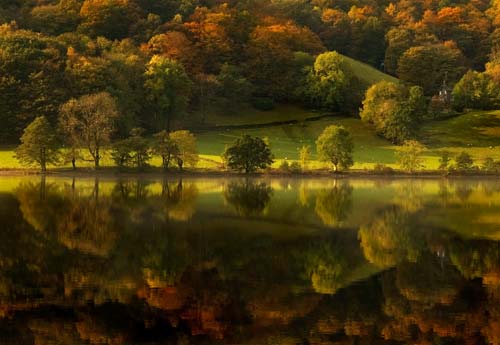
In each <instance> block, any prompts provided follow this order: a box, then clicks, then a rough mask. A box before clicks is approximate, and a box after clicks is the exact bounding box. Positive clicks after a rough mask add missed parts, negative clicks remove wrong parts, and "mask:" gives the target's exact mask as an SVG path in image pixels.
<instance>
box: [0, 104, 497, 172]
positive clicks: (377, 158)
mask: <svg viewBox="0 0 500 345" xmlns="http://www.w3.org/2000/svg"><path fill="white" fill-rule="evenodd" d="M273 114H280V117H277V118H275V117H273V116H272V115H273ZM258 115H259V114H258V113H257V114H256V115H254V116H255V118H251V117H250V116H248V119H250V120H249V122H248V123H240V124H239V125H245V124H249V125H255V124H256V122H255V121H257V118H258ZM268 115H269V116H268V117H266V119H269V120H271V119H272V121H273V122H275V121H282V119H302V120H301V121H298V122H297V123H294V124H287V125H266V124H265V123H264V124H263V125H262V126H260V127H258V128H243V127H235V128H221V129H213V130H208V131H200V132H197V133H196V136H197V139H198V150H199V153H200V162H199V163H198V166H197V167H198V168H200V169H216V168H218V167H219V165H220V162H221V158H220V155H221V153H222V152H223V151H224V148H225V147H226V145H229V144H230V143H231V142H233V140H234V139H235V138H237V137H238V136H240V135H242V134H244V133H247V134H250V135H254V136H259V137H262V138H266V140H268V141H269V144H270V146H271V149H272V151H273V153H274V155H275V158H276V161H275V163H274V165H273V166H274V167H278V166H279V165H280V164H281V162H282V161H283V160H285V159H286V160H288V161H293V160H297V159H298V149H299V148H300V147H302V146H303V145H308V146H310V148H311V161H310V163H309V168H310V169H324V168H326V167H327V165H326V164H325V163H322V162H319V161H318V160H317V156H316V150H315V141H316V138H317V137H318V135H319V134H320V133H321V132H322V131H323V129H324V128H325V127H326V126H329V125H332V124H335V125H342V126H344V127H346V128H347V129H348V130H349V131H350V132H351V133H352V135H353V138H354V142H355V149H354V161H355V164H354V166H353V169H371V168H373V167H374V165H375V164H377V163H382V164H385V165H387V166H389V167H393V168H397V156H396V153H397V151H398V146H395V145H393V144H391V143H390V142H389V141H387V140H385V139H383V138H381V137H379V136H377V135H376V134H375V133H374V131H373V130H372V128H371V127H370V126H369V125H367V124H365V123H363V122H362V121H361V120H360V119H358V118H353V117H342V116H332V117H328V118H322V119H319V120H310V121H306V120H305V119H307V118H312V117H314V116H317V114H315V113H313V112H310V111H305V110H302V109H300V108H297V107H293V106H285V107H278V108H277V109H276V110H274V112H270V113H269V114H268ZM260 118H261V119H262V117H260ZM418 139H419V140H420V141H421V142H422V143H424V144H425V145H426V147H427V150H426V152H425V154H424V157H423V158H424V165H425V169H428V170H435V169H437V167H438V164H439V163H438V160H439V153H440V151H443V150H446V151H449V152H451V153H452V154H457V153H460V152H461V151H466V152H468V153H470V154H471V156H472V157H473V159H474V160H475V163H476V164H477V165H481V164H482V161H483V160H484V159H485V158H487V157H491V158H493V159H495V160H499V159H500V110H499V111H483V112H470V113H466V114H462V115H459V116H457V117H452V118H449V119H445V120H435V121H431V122H427V123H426V124H425V125H424V126H423V127H422V129H421V131H420V133H419V138H418ZM78 165H79V166H80V167H91V166H92V163H91V162H90V161H82V162H79V164H78ZM102 165H103V166H113V162H112V160H111V159H110V155H109V154H105V157H104V159H103V161H102ZM151 165H153V166H160V159H159V158H158V157H155V158H153V159H152V161H151ZM65 167H69V165H65ZM0 168H1V169H19V168H22V166H21V165H19V163H18V162H17V160H16V159H15V157H14V151H13V148H12V147H8V148H4V149H3V150H1V151H0Z"/></svg>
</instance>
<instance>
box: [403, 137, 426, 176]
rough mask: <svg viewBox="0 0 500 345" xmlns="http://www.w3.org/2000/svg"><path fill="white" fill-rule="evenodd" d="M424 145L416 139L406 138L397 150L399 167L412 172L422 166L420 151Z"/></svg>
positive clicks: (421, 151)
mask: <svg viewBox="0 0 500 345" xmlns="http://www.w3.org/2000/svg"><path fill="white" fill-rule="evenodd" d="M424 150H425V146H424V145H422V144H421V143H419V142H418V141H416V140H406V141H405V142H404V143H403V145H402V146H401V148H400V150H399V151H398V152H397V156H398V164H399V166H400V167H401V169H403V170H406V171H409V172H414V171H415V170H417V169H420V168H422V167H423V159H422V153H423V152H424Z"/></svg>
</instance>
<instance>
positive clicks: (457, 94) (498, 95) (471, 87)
mask: <svg viewBox="0 0 500 345" xmlns="http://www.w3.org/2000/svg"><path fill="white" fill-rule="evenodd" d="M452 96H453V98H452V99H453V107H454V108H455V109H457V110H458V111H462V110H463V109H464V108H470V109H496V108H498V106H499V105H500V84H498V83H497V82H495V81H494V80H493V78H492V77H491V76H490V75H489V74H487V73H484V72H483V73H480V72H476V71H468V72H467V73H466V74H465V75H464V76H463V77H462V79H460V80H459V82H458V83H456V84H455V86H454V87H453V92H452Z"/></svg>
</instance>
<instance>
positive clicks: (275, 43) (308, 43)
mask: <svg viewBox="0 0 500 345" xmlns="http://www.w3.org/2000/svg"><path fill="white" fill-rule="evenodd" d="M251 44H253V45H257V46H260V47H262V48H264V47H265V48H269V49H277V50H288V51H305V52H310V53H318V52H320V51H322V50H324V47H323V44H322V43H321V41H320V39H319V38H318V36H316V34H314V33H313V32H312V31H311V30H309V29H308V28H306V27H299V26H297V25H296V24H294V23H293V22H291V21H288V22H286V23H281V24H271V25H267V26H257V27H256V28H255V30H254V32H253V33H252V35H251Z"/></svg>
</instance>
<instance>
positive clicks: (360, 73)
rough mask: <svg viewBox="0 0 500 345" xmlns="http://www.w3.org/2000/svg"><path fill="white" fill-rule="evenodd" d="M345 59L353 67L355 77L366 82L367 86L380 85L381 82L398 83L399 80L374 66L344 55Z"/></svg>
mask: <svg viewBox="0 0 500 345" xmlns="http://www.w3.org/2000/svg"><path fill="white" fill-rule="evenodd" d="M343 56H344V58H345V59H346V60H347V61H348V62H349V64H350V65H351V68H352V70H353V71H354V74H355V76H356V77H357V78H358V79H360V80H361V81H362V82H364V83H365V84H366V85H373V84H375V83H378V82H379V81H381V80H386V81H392V82H398V79H397V78H395V77H393V76H391V75H389V74H386V73H384V72H382V71H380V70H378V69H376V68H375V67H373V66H370V65H367V64H365V63H363V62H361V61H359V60H355V59H352V58H350V57H348V56H345V55H343Z"/></svg>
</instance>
